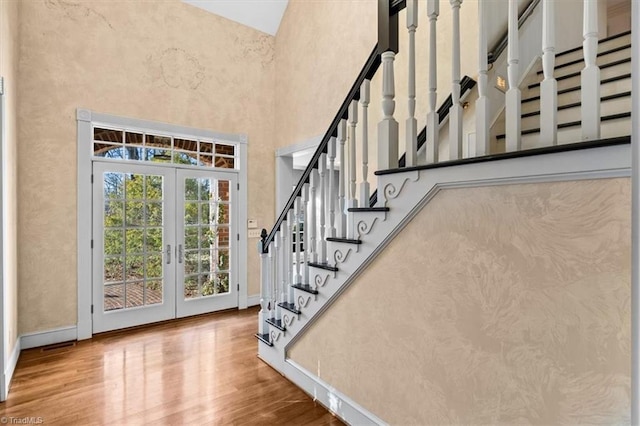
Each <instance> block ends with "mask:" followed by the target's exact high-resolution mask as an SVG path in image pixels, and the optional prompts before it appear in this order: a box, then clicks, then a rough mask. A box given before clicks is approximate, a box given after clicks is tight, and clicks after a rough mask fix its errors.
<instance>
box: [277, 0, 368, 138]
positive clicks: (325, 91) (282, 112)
mask: <svg viewBox="0 0 640 426" xmlns="http://www.w3.org/2000/svg"><path fill="white" fill-rule="evenodd" d="M377 38H378V35H377V2H376V1H374V0H349V1H327V0H290V1H289V5H288V6H287V10H286V12H285V14H284V17H283V19H282V23H281V25H280V29H279V30H278V34H277V35H276V55H275V57H276V71H277V72H276V93H277V94H278V97H277V100H276V122H277V123H278V126H277V129H278V130H277V132H278V134H277V137H276V138H275V141H276V142H275V143H276V145H277V147H283V146H288V145H292V144H295V143H299V142H302V141H305V140H308V139H309V138H311V137H314V136H317V135H320V134H324V132H325V131H326V130H327V128H328V127H329V124H331V120H333V117H334V116H335V115H336V113H337V112H338V108H339V107H340V105H341V104H342V101H343V100H344V98H345V97H346V95H347V92H348V91H349V89H350V88H351V85H352V84H353V82H354V81H355V79H356V77H357V76H358V73H359V72H360V70H361V69H362V66H363V65H364V62H365V61H366V59H367V57H368V56H369V54H370V53H371V50H372V49H373V46H375V44H376V42H377Z"/></svg>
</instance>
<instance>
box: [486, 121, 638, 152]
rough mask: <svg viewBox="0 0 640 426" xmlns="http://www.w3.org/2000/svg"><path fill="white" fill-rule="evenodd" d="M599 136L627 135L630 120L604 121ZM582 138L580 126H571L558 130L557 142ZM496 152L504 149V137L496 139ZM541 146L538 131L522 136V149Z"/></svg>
mask: <svg viewBox="0 0 640 426" xmlns="http://www.w3.org/2000/svg"><path fill="white" fill-rule="evenodd" d="M600 132H601V136H600V137H601V138H602V139H606V138H613V137H617V136H628V135H629V134H631V120H630V119H628V118H627V119H619V120H611V121H604V122H602V125H601V127H600ZM581 139H582V130H581V129H580V126H576V127H571V128H568V129H559V130H558V144H559V145H562V144H567V143H574V142H576V141H579V140H581ZM496 145H497V147H498V148H497V149H498V150H499V151H498V152H503V150H504V139H501V140H498V141H497V143H496ZM540 146H542V145H541V144H540V135H539V134H538V133H534V134H530V135H524V136H522V149H531V148H537V147H540Z"/></svg>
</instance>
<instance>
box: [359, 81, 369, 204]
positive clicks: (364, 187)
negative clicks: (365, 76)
mask: <svg viewBox="0 0 640 426" xmlns="http://www.w3.org/2000/svg"><path fill="white" fill-rule="evenodd" d="M370 85H371V82H370V81H369V80H365V81H363V82H362V86H361V87H360V103H361V104H362V183H360V206H362V207H369V197H370V196H371V194H370V189H369V176H368V175H369V101H370V99H371V90H370Z"/></svg>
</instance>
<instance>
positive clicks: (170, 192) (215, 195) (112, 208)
mask: <svg viewBox="0 0 640 426" xmlns="http://www.w3.org/2000/svg"><path fill="white" fill-rule="evenodd" d="M93 174H94V181H93V332H94V333H99V332H103V331H108V330H115V329H119V328H125V327H132V326H136V325H141V324H147V323H152V322H157V321H163V320H167V319H172V318H176V317H183V316H188V315H196V314H200V313H205V312H212V311H216V310H220V309H228V308H233V307H236V306H237V305H238V292H237V287H236V286H237V284H236V283H237V278H236V276H235V271H234V265H235V262H236V257H237V252H236V250H237V247H236V244H235V242H236V239H235V238H232V236H235V235H236V234H237V230H236V220H235V214H236V211H235V210H236V209H235V206H234V201H235V200H234V191H233V189H234V188H236V175H235V174H234V173H225V172H212V171H201V170H195V169H176V168H172V167H164V166H151V165H137V164H131V163H129V164H120V163H114V162H97V161H96V162H94V163H93Z"/></svg>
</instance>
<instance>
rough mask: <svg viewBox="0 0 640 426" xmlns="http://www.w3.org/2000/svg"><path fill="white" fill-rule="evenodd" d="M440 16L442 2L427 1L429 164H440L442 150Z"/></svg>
mask: <svg viewBox="0 0 640 426" xmlns="http://www.w3.org/2000/svg"><path fill="white" fill-rule="evenodd" d="M439 14H440V0H428V1H427V15H428V16H429V96H428V100H429V113H428V114H427V146H426V149H425V152H426V155H427V158H426V162H427V163H437V162H438V151H439V149H440V143H439V140H440V137H439V136H440V129H439V128H440V117H439V114H438V110H437V109H436V102H437V99H438V91H437V90H438V57H437V54H436V53H437V50H436V46H437V39H436V34H437V33H436V24H437V22H438V15H439Z"/></svg>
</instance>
